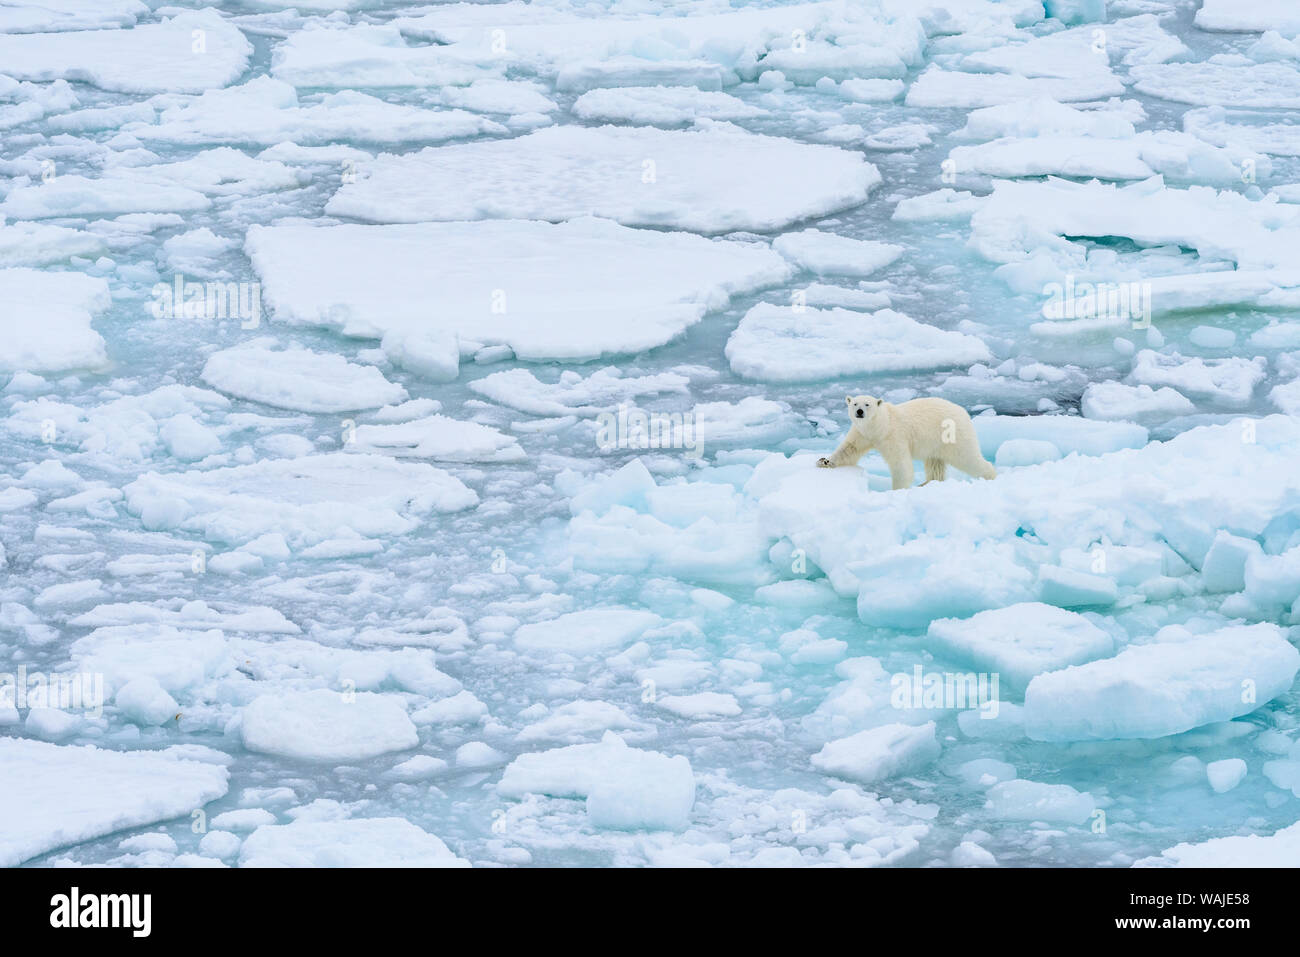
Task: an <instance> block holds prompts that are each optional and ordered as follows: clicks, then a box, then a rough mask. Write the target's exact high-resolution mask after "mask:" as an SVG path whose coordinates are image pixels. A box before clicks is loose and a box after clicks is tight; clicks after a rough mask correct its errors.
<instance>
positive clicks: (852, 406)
mask: <svg viewBox="0 0 1300 957" xmlns="http://www.w3.org/2000/svg"><path fill="white" fill-rule="evenodd" d="M844 401H845V402H847V403H848V405H849V420H850V421H851V422H852V423H853V424H854V425H866V424H868V423H869V422H870V421H871V417H872V416H873V415H875V414H876V413H877V412H879V411H880V407H881V405H883V404H884V403H883V402H882V400H880V399H877V398H876V397H875V396H874V395H846V396H845V397H844Z"/></svg>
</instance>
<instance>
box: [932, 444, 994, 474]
mask: <svg viewBox="0 0 1300 957" xmlns="http://www.w3.org/2000/svg"><path fill="white" fill-rule="evenodd" d="M948 464H949V465H951V466H952V467H953V468H955V469H959V470H960V471H962V472H965V473H966V474H967V475H971V476H974V477H975V478H982V479H991V478H995V477H996V476H997V474H998V470H997V469H995V468H994V467H993V463H992V462H990V461H988V459H986V458H984V456H983V455H981V454H980V447H979V445H978V444H977V443H975V442H971V443H970V444H969V445H967V446H965V447H964V448H963V449H962V450H961V453H960V454H959V455H957V456H956V457H954V458H952V459H949V460H948ZM927 468H928V465H927Z"/></svg>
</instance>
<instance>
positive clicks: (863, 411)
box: [856, 409, 867, 419]
mask: <svg viewBox="0 0 1300 957" xmlns="http://www.w3.org/2000/svg"><path fill="white" fill-rule="evenodd" d="M856 414H857V417H858V418H859V419H861V418H865V417H866V414H867V410H866V409H858V411H857V413H856Z"/></svg>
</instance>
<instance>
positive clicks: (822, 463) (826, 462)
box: [817, 456, 835, 469]
mask: <svg viewBox="0 0 1300 957" xmlns="http://www.w3.org/2000/svg"><path fill="white" fill-rule="evenodd" d="M817 467H818V468H819V469H833V468H835V463H833V462H832V461H831V460H830V459H828V458H826V457H825V456H822V457H821V458H819V459H818V460H817Z"/></svg>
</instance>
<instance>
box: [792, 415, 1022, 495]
mask: <svg viewBox="0 0 1300 957" xmlns="http://www.w3.org/2000/svg"><path fill="white" fill-rule="evenodd" d="M844 401H845V402H846V403H848V406H849V434H848V435H846V436H845V437H844V441H843V442H841V443H840V447H839V448H838V449H836V450H835V451H834V453H832V455H831V456H830V458H821V459H818V460H817V465H818V466H819V467H821V468H824V469H833V468H838V467H839V466H841V465H856V464H857V463H858V460H859V459H860V458H862V456H864V455H866V454H867V453H868V452H870V451H871V450H872V449H876V450H878V451H879V452H880V455H881V457H882V458H884V460H885V464H886V465H888V466H889V474H890V476H891V477H892V478H893V480H894V488H911V487H912V477H913V472H912V462H913V461H914V460H915V459H921V460H922V461H923V462H925V483H922V484H928V483H930V482H942V481H943V479H944V476H945V475H946V474H947V471H948V466H949V465H951V466H952V467H953V468H956V469H959V470H961V471H962V472H965V473H966V474H967V475H973V476H975V477H977V478H985V479H991V478H993V477H994V476H995V475H997V474H998V473H997V470H996V469H994V468H993V466H992V465H991V464H990V463H989V462H988V461H987V460H986V459H985V458H984V456H983V455H981V454H980V445H979V440H978V439H977V438H976V437H975V426H974V424H973V423H972V422H971V420H970V416H969V415H967V414H966V410H965V409H963V408H962V407H961V406H959V405H956V404H955V403H952V402H949V401H948V400H947V399H913V400H912V401H911V402H904V403H902V404H901V405H893V404H891V403H889V402H885V401H883V400H881V399H877V398H876V397H875V396H873V395H850V396H845V398H844Z"/></svg>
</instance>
